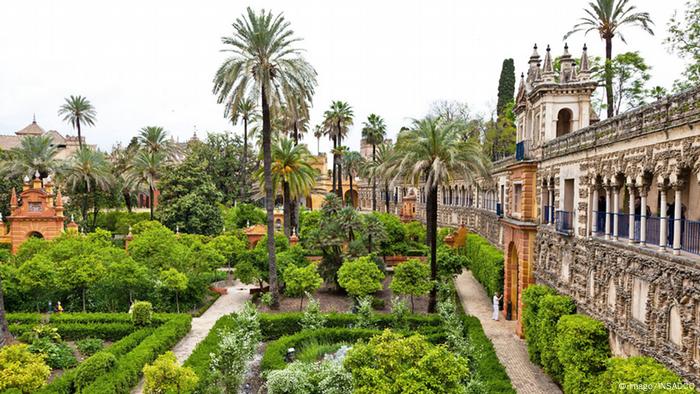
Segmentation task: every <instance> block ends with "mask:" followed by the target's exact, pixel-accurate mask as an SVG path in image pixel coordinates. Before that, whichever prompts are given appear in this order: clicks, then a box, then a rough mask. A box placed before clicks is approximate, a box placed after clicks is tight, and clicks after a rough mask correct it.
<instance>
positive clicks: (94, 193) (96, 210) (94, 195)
mask: <svg viewBox="0 0 700 394" xmlns="http://www.w3.org/2000/svg"><path fill="white" fill-rule="evenodd" d="M92 204H93V205H92V226H90V228H91V229H93V230H94V229H95V228H96V227H97V214H99V213H100V204H98V203H97V188H95V189H93V191H92Z"/></svg>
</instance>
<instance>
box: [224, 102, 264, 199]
mask: <svg viewBox="0 0 700 394" xmlns="http://www.w3.org/2000/svg"><path fill="white" fill-rule="evenodd" d="M227 108H230V107H228V106H227ZM234 109H235V110H234V111H231V122H232V123H233V124H234V125H235V124H236V123H238V119H241V120H242V121H243V157H242V161H243V171H242V172H241V176H242V177H243V179H242V180H241V198H242V199H243V200H245V199H246V195H245V194H246V190H248V189H247V185H246V182H247V181H248V173H247V170H248V137H249V134H248V124H249V123H250V122H251V121H252V120H253V119H255V118H256V117H257V116H258V109H257V105H256V103H255V100H253V99H251V98H244V99H243V100H241V101H240V102H239V103H238V105H237V106H236V107H235V108H234Z"/></svg>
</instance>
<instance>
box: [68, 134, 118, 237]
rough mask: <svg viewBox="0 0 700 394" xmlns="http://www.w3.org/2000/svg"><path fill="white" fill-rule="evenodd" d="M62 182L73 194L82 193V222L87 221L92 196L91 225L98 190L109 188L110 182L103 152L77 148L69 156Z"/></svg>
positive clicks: (95, 216)
mask: <svg viewBox="0 0 700 394" xmlns="http://www.w3.org/2000/svg"><path fill="white" fill-rule="evenodd" d="M64 182H65V185H66V187H68V188H69V189H70V190H71V191H72V192H73V193H74V194H82V195H83V202H82V207H81V211H82V212H81V213H82V216H83V223H84V224H85V225H87V221H88V201H89V198H90V195H91V194H92V197H93V218H92V227H94V226H95V224H96V222H97V213H98V211H99V204H98V202H97V192H98V190H103V191H104V190H109V188H110V186H111V184H112V183H113V182H112V174H111V168H110V164H109V161H108V160H107V157H106V156H105V154H104V153H102V152H100V151H97V150H94V149H92V148H90V147H87V146H86V147H84V148H82V149H78V150H77V151H76V152H75V153H74V154H73V156H72V157H71V158H70V161H69V163H68V166H67V169H66V172H65V175H64Z"/></svg>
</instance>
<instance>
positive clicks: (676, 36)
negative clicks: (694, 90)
mask: <svg viewBox="0 0 700 394" xmlns="http://www.w3.org/2000/svg"><path fill="white" fill-rule="evenodd" d="M685 6H686V9H685V11H684V12H683V16H679V15H678V13H677V12H676V13H674V15H673V17H672V18H671V21H670V22H669V24H668V33H669V36H668V37H667V38H666V40H665V42H666V44H667V45H668V46H669V48H670V49H671V50H672V51H674V52H676V53H677V54H678V55H679V56H680V57H681V58H683V59H684V60H685V61H686V62H687V63H686V66H685V70H684V71H683V77H684V78H685V80H684V81H681V80H677V81H676V82H675V83H674V90H676V91H681V90H684V89H687V88H690V87H692V86H695V85H697V84H699V83H700V2H698V1H697V0H689V1H687V2H686V3H685Z"/></svg>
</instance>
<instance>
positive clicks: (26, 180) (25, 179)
mask: <svg viewBox="0 0 700 394" xmlns="http://www.w3.org/2000/svg"><path fill="white" fill-rule="evenodd" d="M24 183H29V175H25V176H24Z"/></svg>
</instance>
